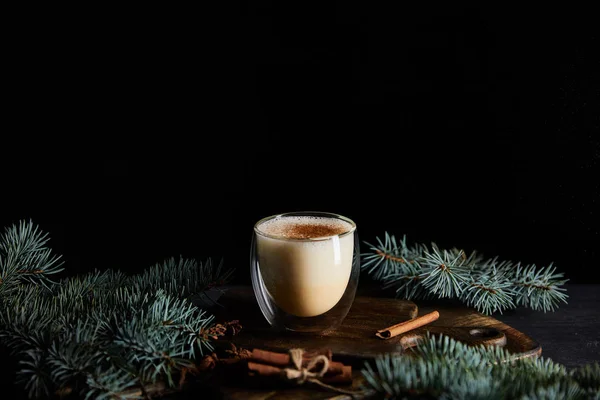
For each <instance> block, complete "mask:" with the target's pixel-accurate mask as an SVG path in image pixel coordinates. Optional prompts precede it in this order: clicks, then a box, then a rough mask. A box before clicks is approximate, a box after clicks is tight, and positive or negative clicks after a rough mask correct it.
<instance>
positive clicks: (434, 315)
mask: <svg viewBox="0 0 600 400" xmlns="http://www.w3.org/2000/svg"><path fill="white" fill-rule="evenodd" d="M439 317H440V313H439V312H437V311H432V312H430V313H429V314H425V315H422V316H420V317H417V318H413V319H411V320H408V321H404V322H400V323H399V324H396V325H392V326H390V327H388V328H385V329H380V330H378V331H377V333H375V336H377V337H379V338H381V339H390V338H393V337H394V336H398V335H400V334H402V333H406V332H408V331H411V330H413V329H416V328H419V327H421V326H423V325H427V324H429V323H431V322H433V321H435V320H437V319H438V318H439Z"/></svg>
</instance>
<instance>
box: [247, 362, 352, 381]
mask: <svg viewBox="0 0 600 400" xmlns="http://www.w3.org/2000/svg"><path fill="white" fill-rule="evenodd" d="M283 370H284V368H279V367H276V366H273V365H267V364H260V363H257V362H253V361H248V374H249V375H250V376H260V377H265V378H283V377H285V374H284V372H283ZM319 380H320V381H321V382H323V383H331V384H333V383H336V384H350V383H352V366H350V365H342V368H341V370H340V372H339V373H333V372H331V371H330V370H329V369H328V370H327V373H326V374H325V376H323V377H322V378H320V379H319Z"/></svg>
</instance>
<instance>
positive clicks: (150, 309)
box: [0, 222, 232, 398]
mask: <svg viewBox="0 0 600 400" xmlns="http://www.w3.org/2000/svg"><path fill="white" fill-rule="evenodd" d="M48 239H49V238H48V235H47V234H45V233H42V232H40V230H39V229H38V228H37V227H35V226H33V224H32V223H31V222H21V223H19V224H16V225H14V226H12V227H10V228H8V229H6V231H5V233H4V235H2V236H0V343H1V344H2V345H3V346H5V347H6V348H7V349H8V350H9V351H10V352H11V353H12V354H14V355H15V356H16V357H18V358H19V360H20V361H19V365H20V367H21V368H20V370H19V371H18V378H19V382H21V384H22V385H24V388H25V390H26V391H27V393H28V394H29V396H30V397H31V398H38V397H48V396H52V395H54V394H56V393H60V392H61V391H69V392H72V393H77V394H78V395H80V396H81V397H85V398H137V397H136V396H138V394H136V393H139V390H137V389H139V388H144V387H146V386H151V385H153V384H154V383H157V382H158V383H160V384H161V385H165V386H166V387H169V386H174V385H175V383H176V380H175V377H176V376H177V375H178V374H179V373H180V372H181V371H182V370H183V369H184V368H189V367H190V366H191V365H192V364H193V363H194V361H195V360H196V359H197V358H199V357H201V356H202V355H203V354H205V353H206V352H207V351H211V350H212V349H213V347H212V344H211V342H212V341H213V340H214V339H215V338H216V337H217V336H218V334H217V333H215V332H216V331H217V329H216V328H217V327H218V325H215V322H214V317H213V316H212V315H211V314H209V313H208V312H207V311H205V310H202V309H200V308H199V307H198V306H197V305H196V304H195V302H194V300H195V299H198V298H202V297H203V296H206V294H205V292H207V291H209V290H215V289H218V288H219V286H220V285H223V284H225V283H227V281H228V279H229V278H230V277H231V275H232V271H231V270H229V269H225V268H224V267H223V264H222V263H219V264H213V263H212V261H211V260H210V259H209V260H207V261H205V262H198V261H196V260H190V259H185V258H181V257H180V258H179V259H175V258H171V259H169V260H166V261H165V262H162V263H158V264H156V265H154V266H152V267H150V268H148V269H147V270H145V271H143V272H142V273H140V274H137V275H133V276H128V275H125V274H123V273H122V272H119V271H112V270H106V271H102V272H101V271H94V272H91V273H88V274H85V275H79V276H73V277H68V278H63V279H60V280H58V281H55V280H52V279H50V276H51V275H54V274H55V273H57V272H60V271H61V270H62V268H61V267H60V265H61V263H60V257H58V256H54V255H53V254H52V252H51V250H50V248H48V247H47V242H48ZM209 297H210V296H209ZM212 298H213V297H211V299H212ZM134 388H137V389H136V390H133V389H134Z"/></svg>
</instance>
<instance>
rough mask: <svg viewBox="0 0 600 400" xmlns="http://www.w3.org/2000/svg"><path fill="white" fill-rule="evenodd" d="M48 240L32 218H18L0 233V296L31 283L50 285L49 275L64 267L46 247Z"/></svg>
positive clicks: (59, 259)
mask: <svg viewBox="0 0 600 400" xmlns="http://www.w3.org/2000/svg"><path fill="white" fill-rule="evenodd" d="M48 240H49V236H48V234H47V233H43V232H41V231H40V230H39V228H38V227H37V226H35V225H34V224H33V223H32V222H31V221H29V222H26V221H20V222H19V223H18V224H14V225H12V226H11V227H8V228H6V229H5V231H4V233H3V234H1V235H0V296H1V295H2V294H3V293H6V292H8V291H10V290H12V289H14V288H15V287H16V286H17V285H18V284H20V283H24V282H30V283H34V284H40V285H42V286H44V287H46V288H49V287H50V286H51V285H53V284H54V283H55V282H54V281H53V280H52V279H51V275H54V274H57V273H59V272H61V271H62V270H63V268H61V265H62V264H63V263H62V261H61V257H60V256H57V255H54V254H52V250H51V249H50V248H48V247H46V244H47V242H48Z"/></svg>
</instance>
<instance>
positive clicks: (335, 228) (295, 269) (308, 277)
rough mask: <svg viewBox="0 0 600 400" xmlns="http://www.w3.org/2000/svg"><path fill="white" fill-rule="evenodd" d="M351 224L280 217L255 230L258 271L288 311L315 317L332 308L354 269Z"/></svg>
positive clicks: (272, 293) (273, 295)
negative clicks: (256, 233)
mask: <svg viewBox="0 0 600 400" xmlns="http://www.w3.org/2000/svg"><path fill="white" fill-rule="evenodd" d="M352 229H353V225H352V224H350V223H348V222H346V221H343V220H339V219H335V218H323V217H313V216H281V217H276V218H273V219H270V220H267V221H265V222H263V223H261V224H260V225H258V226H257V231H258V233H259V234H258V235H257V251H258V258H259V266H260V273H261V276H262V279H263V281H264V283H265V287H266V288H267V291H268V292H269V294H270V295H271V297H272V298H273V301H274V302H275V303H276V304H277V305H278V306H279V307H280V308H281V309H283V310H284V311H285V312H287V313H289V314H292V315H295V316H299V317H312V316H317V315H320V314H323V313H325V312H327V311H329V310H330V309H331V308H333V307H334V306H335V305H336V304H337V303H338V301H339V300H340V299H341V298H342V295H343V294H344V292H345V291H346V287H347V286H348V281H349V279H350V273H351V271H352V254H353V250H354V235H353V234H352V233H351V231H352Z"/></svg>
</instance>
